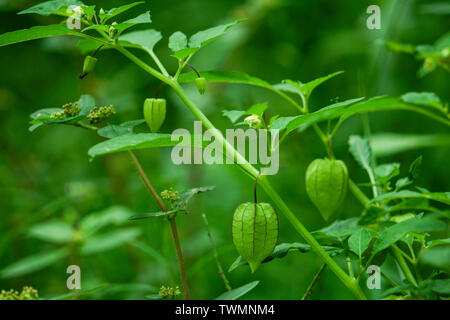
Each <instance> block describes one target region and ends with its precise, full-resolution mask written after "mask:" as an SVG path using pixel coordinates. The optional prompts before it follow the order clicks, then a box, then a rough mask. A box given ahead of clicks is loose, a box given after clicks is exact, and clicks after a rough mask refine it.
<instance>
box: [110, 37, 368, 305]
mask: <svg viewBox="0 0 450 320" xmlns="http://www.w3.org/2000/svg"><path fill="white" fill-rule="evenodd" d="M115 47H116V49H117V50H118V51H120V52H121V53H122V54H124V55H125V56H126V57H127V58H129V59H130V60H131V61H132V62H134V63H135V64H136V65H138V66H139V67H141V68H142V69H143V70H144V71H146V72H148V73H149V74H151V75H153V76H155V77H156V78H158V79H160V80H161V81H164V82H165V83H167V84H168V85H170V86H171V87H172V88H173V89H174V90H175V92H176V93H177V94H178V96H179V97H180V98H181V100H182V101H183V102H184V103H185V104H186V106H187V107H188V109H189V110H190V111H191V112H192V113H193V114H194V115H195V116H196V117H197V118H198V119H199V120H200V121H201V122H202V123H203V126H204V127H205V128H206V129H213V130H212V135H213V136H214V137H215V139H216V141H218V142H219V143H220V144H221V145H222V146H224V147H225V150H226V154H227V155H228V156H230V157H231V158H232V159H234V160H235V163H237V164H238V165H239V166H240V167H241V168H242V169H243V170H244V171H245V172H246V173H247V174H248V175H249V176H250V177H253V178H256V176H257V174H258V170H257V169H256V168H255V167H253V166H252V165H251V164H250V163H249V162H248V161H247V160H246V159H245V158H244V157H243V156H242V155H241V154H240V153H239V152H238V151H237V150H236V149H235V148H234V147H233V146H232V145H231V144H230V143H229V142H228V141H227V140H226V139H225V138H224V137H223V135H222V134H221V133H220V131H218V130H217V129H216V128H215V126H214V125H213V124H212V123H211V121H210V120H209V119H208V118H207V117H206V116H205V115H204V114H203V112H202V111H201V110H200V109H199V108H198V107H197V106H196V105H195V104H194V103H193V102H192V100H191V99H190V98H189V97H188V96H187V95H186V93H185V92H184V90H183V88H182V87H181V86H180V85H179V84H178V82H177V81H175V80H174V79H172V78H168V77H166V76H164V75H163V74H161V73H159V72H158V71H156V70H155V69H153V68H152V67H150V66H148V65H147V64H146V63H145V62H143V61H142V60H140V59H139V58H138V57H136V56H135V55H133V54H132V53H131V52H129V51H128V50H126V49H125V48H123V47H121V46H120V45H117V44H116V45H115ZM259 182H260V185H261V186H262V187H263V189H264V190H265V191H266V193H267V194H268V195H269V196H270V197H271V198H272V200H273V201H274V202H275V204H276V205H277V206H278V208H280V210H281V212H282V213H283V214H284V215H285V216H286V218H287V219H288V220H289V222H290V223H291V224H292V225H293V227H294V228H295V229H296V230H297V232H298V233H299V234H300V235H301V236H302V237H303V238H304V239H305V240H306V242H308V244H310V245H311V247H312V249H313V250H314V251H315V252H316V253H317V254H318V255H319V257H320V258H321V259H322V260H323V261H324V262H325V263H326V264H327V265H328V266H329V267H330V269H331V270H332V271H333V272H334V273H335V274H336V276H337V277H338V278H339V279H340V280H341V281H342V283H343V284H344V285H345V286H346V287H347V288H348V289H349V290H350V291H351V292H352V293H353V294H354V295H355V297H357V298H358V299H364V300H366V299H367V298H366V296H365V295H364V293H363V291H362V290H361V288H360V286H359V284H358V283H357V282H356V281H355V280H353V279H351V278H350V277H349V276H348V275H347V274H346V273H345V272H344V271H343V270H342V269H341V268H340V267H339V265H338V264H337V263H336V262H335V261H334V260H333V259H332V258H331V257H330V256H329V255H328V253H327V252H326V251H325V250H324V249H323V248H322V247H321V245H320V244H319V243H318V242H317V240H316V239H315V238H314V237H313V236H312V235H311V233H310V232H309V231H308V230H307V229H306V228H305V227H304V226H303V224H302V223H301V222H300V221H299V220H298V219H297V217H296V216H295V215H294V213H293V212H292V211H291V210H290V209H289V207H288V206H287V205H286V203H285V202H284V201H283V200H282V199H281V197H280V196H279V195H278V193H277V192H276V191H275V190H274V189H273V187H272V186H271V184H270V182H269V181H268V180H267V179H265V176H262V177H260V178H259Z"/></svg>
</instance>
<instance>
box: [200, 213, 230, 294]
mask: <svg viewBox="0 0 450 320" xmlns="http://www.w3.org/2000/svg"><path fill="white" fill-rule="evenodd" d="M202 217H203V221H205V226H206V232H207V233H208V238H209V241H210V242H211V247H212V250H213V254H214V259H215V260H216V264H217V269H218V270H219V275H220V277H221V278H222V280H223V283H224V284H225V288H226V289H227V291H231V286H230V282H229V281H228V279H227V276H226V275H225V272H223V268H222V264H221V263H220V261H219V255H218V253H217V249H216V244H215V243H214V239H213V237H212V235H211V230H210V229H209V224H208V219H207V218H206V214H204V213H202Z"/></svg>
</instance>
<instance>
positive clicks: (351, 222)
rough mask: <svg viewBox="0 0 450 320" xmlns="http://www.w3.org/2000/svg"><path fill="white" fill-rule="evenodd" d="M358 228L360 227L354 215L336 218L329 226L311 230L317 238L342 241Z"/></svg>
mask: <svg viewBox="0 0 450 320" xmlns="http://www.w3.org/2000/svg"><path fill="white" fill-rule="evenodd" d="M359 229H361V227H360V226H359V225H358V218H356V217H354V218H350V219H346V220H336V221H335V222H333V223H332V224H330V225H329V226H327V227H325V228H322V229H320V230H317V231H314V232H312V234H313V236H314V237H315V238H316V239H317V240H333V241H338V242H342V241H344V240H345V239H346V238H347V237H348V236H351V235H352V234H353V233H355V232H357V231H358V230H359Z"/></svg>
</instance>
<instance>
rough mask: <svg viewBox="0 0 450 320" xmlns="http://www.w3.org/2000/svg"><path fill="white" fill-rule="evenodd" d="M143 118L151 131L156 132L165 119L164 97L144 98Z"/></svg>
mask: <svg viewBox="0 0 450 320" xmlns="http://www.w3.org/2000/svg"><path fill="white" fill-rule="evenodd" d="M144 118H145V121H146V122H147V124H148V126H149V128H150V130H151V132H157V131H158V130H159V128H161V126H162V124H163V123H164V120H165V119H166V99H153V98H152V99H145V102H144Z"/></svg>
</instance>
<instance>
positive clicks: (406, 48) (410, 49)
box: [385, 41, 416, 54]
mask: <svg viewBox="0 0 450 320" xmlns="http://www.w3.org/2000/svg"><path fill="white" fill-rule="evenodd" d="M385 46H386V48H388V49H389V50H391V51H393V52H401V53H407V54H414V53H415V52H416V47H415V46H413V45H412V44H403V43H399V42H395V41H386V42H385Z"/></svg>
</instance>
